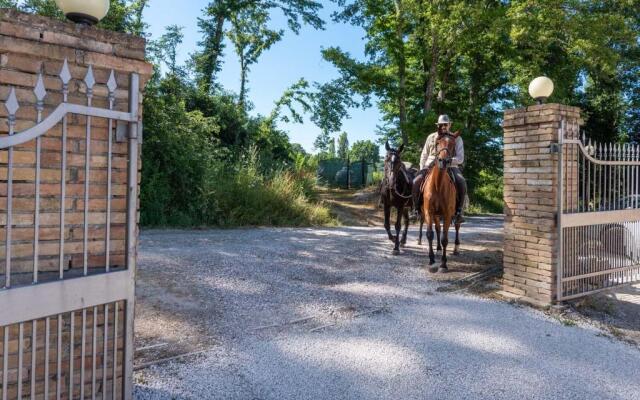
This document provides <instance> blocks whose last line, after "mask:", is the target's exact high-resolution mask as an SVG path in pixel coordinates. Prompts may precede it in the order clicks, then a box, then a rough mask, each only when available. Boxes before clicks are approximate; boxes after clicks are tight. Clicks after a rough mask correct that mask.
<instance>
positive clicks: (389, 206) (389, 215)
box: [384, 201, 396, 242]
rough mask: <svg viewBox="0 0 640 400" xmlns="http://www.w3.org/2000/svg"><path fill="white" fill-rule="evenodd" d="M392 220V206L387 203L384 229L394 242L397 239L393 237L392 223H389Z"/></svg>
mask: <svg viewBox="0 0 640 400" xmlns="http://www.w3.org/2000/svg"><path fill="white" fill-rule="evenodd" d="M390 219H391V205H390V204H389V202H387V201H385V202H384V229H386V231H387V236H389V240H391V241H392V242H395V241H396V238H395V237H393V235H392V234H391V222H390V221H389V220H390Z"/></svg>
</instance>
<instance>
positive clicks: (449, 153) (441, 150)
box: [436, 133, 456, 161]
mask: <svg viewBox="0 0 640 400" xmlns="http://www.w3.org/2000/svg"><path fill="white" fill-rule="evenodd" d="M442 136H443V137H444V136H449V137H450V138H451V139H454V140H455V139H456V137H455V136H453V135H452V134H450V133H445V134H444V135H442ZM443 151H445V152H446V153H447V157H446V158H445V159H444V161H449V160H451V150H449V148H448V147H443V148H441V149H438V142H437V141H436V157H438V156H439V155H440V153H442V152H443ZM438 161H441V160H440V159H438Z"/></svg>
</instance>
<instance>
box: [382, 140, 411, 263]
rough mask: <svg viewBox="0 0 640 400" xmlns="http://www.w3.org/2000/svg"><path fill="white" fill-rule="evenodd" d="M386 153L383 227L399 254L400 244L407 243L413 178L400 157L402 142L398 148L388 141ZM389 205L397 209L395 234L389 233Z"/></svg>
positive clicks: (394, 250) (394, 252)
mask: <svg viewBox="0 0 640 400" xmlns="http://www.w3.org/2000/svg"><path fill="white" fill-rule="evenodd" d="M385 148H386V150H387V155H386V157H385V159H384V179H383V180H382V184H381V185H380V200H381V202H382V204H383V205H384V228H385V229H386V230H387V235H388V236H389V240H391V241H392V242H393V243H394V247H393V254H394V255H397V254H400V246H403V247H404V245H405V244H406V243H407V231H408V230H409V207H411V205H412V199H411V183H412V182H413V178H412V177H411V174H410V172H409V171H408V170H407V168H406V167H405V165H404V164H403V163H402V160H401V159H400V155H401V154H402V150H404V144H403V145H401V146H400V148H398V149H397V150H396V149H393V148H391V146H389V142H387V143H386V146H385ZM391 207H395V209H396V210H397V211H398V213H397V217H396V234H395V235H393V234H392V233H391V224H390V221H389V219H390V217H391ZM403 216H404V232H403V234H402V239H400V228H401V226H402V217H403Z"/></svg>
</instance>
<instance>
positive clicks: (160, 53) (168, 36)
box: [147, 25, 184, 76]
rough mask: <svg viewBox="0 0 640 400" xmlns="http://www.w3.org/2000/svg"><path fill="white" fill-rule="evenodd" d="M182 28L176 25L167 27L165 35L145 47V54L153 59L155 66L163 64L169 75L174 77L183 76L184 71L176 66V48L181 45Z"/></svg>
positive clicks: (182, 37)
mask: <svg viewBox="0 0 640 400" xmlns="http://www.w3.org/2000/svg"><path fill="white" fill-rule="evenodd" d="M183 29H184V28H183V27H181V26H178V25H169V26H167V27H166V28H165V33H164V34H163V35H162V36H160V38H159V39H158V40H156V41H153V42H150V43H149V44H148V46H147V53H148V54H149V55H150V56H151V57H153V58H154V61H155V62H156V63H157V64H160V63H163V64H165V66H166V67H167V68H168V70H169V73H170V74H171V75H174V76H183V75H184V71H183V70H182V68H180V67H179V66H178V62H177V57H178V46H180V45H181V44H182V40H183V39H184V34H183V33H182V30H183Z"/></svg>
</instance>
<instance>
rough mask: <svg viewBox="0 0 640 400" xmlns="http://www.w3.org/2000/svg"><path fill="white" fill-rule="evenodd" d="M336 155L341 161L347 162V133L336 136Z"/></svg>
mask: <svg viewBox="0 0 640 400" xmlns="http://www.w3.org/2000/svg"><path fill="white" fill-rule="evenodd" d="M336 155H337V156H338V158H339V159H341V160H347V159H348V158H349V139H348V137H347V132H342V133H341V134H340V136H338V149H337V154H336Z"/></svg>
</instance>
